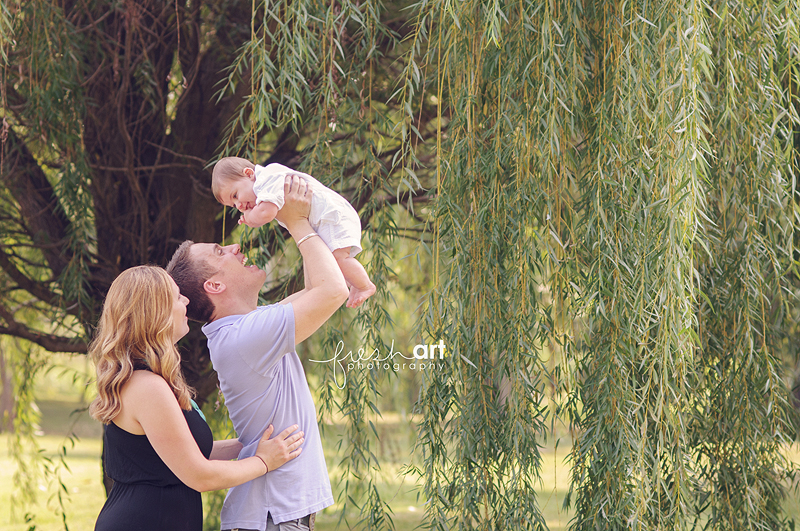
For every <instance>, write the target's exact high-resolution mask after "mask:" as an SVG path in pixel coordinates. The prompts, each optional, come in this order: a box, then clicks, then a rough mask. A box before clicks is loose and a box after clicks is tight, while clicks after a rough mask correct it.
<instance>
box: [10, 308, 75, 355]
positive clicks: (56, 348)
mask: <svg viewBox="0 0 800 531" xmlns="http://www.w3.org/2000/svg"><path fill="white" fill-rule="evenodd" d="M0 317H2V318H3V320H4V321H5V322H6V326H2V325H0V334H4V335H9V336H14V337H19V338H21V339H27V340H28V341H30V342H31V343H36V344H37V345H39V346H40V347H42V348H44V349H46V350H48V351H50V352H74V353H80V354H85V353H86V352H87V351H88V349H89V345H88V344H87V343H86V342H85V341H81V340H80V339H77V338H70V337H63V336H59V335H56V334H46V333H44V332H40V331H38V330H33V329H32V328H29V327H27V326H25V325H23V324H22V323H18V322H17V321H15V320H14V316H13V315H11V314H10V313H9V312H8V310H6V309H5V308H3V307H2V306H0Z"/></svg>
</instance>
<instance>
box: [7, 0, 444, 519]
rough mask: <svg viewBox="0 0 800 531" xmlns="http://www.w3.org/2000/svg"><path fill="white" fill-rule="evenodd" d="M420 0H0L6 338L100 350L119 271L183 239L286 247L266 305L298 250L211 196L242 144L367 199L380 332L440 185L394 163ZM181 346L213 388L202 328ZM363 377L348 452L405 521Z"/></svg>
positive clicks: (290, 273)
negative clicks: (377, 447) (403, 253)
mask: <svg viewBox="0 0 800 531" xmlns="http://www.w3.org/2000/svg"><path fill="white" fill-rule="evenodd" d="M254 7H255V11H254V10H253V9H254ZM404 7H405V4H403V3H402V2H399V3H397V5H393V6H392V12H391V13H387V11H386V10H385V9H384V8H383V7H381V6H380V5H373V4H369V3H368V4H364V5H360V4H355V3H353V4H350V3H347V2H343V3H335V4H328V3H321V2H292V3H277V4H270V3H268V4H266V5H262V4H261V3H260V2H258V3H254V2H251V1H249V0H233V1H228V2H216V1H206V0H201V1H195V0H191V1H188V0H146V1H132V0H123V1H117V0H88V1H86V0H80V1H77V0H66V1H63V2H52V1H50V0H16V1H14V0H8V1H3V2H0V60H1V61H2V68H0V116H1V117H2V119H1V120H0V123H1V124H2V129H1V130H0V131H1V132H2V133H1V136H0V142H1V148H0V181H2V185H3V186H2V187H0V218H2V222H0V286H2V294H0V334H4V335H7V336H11V337H14V338H18V339H19V340H21V341H22V342H23V343H25V344H28V345H35V346H36V347H37V348H38V350H36V349H33V350H32V351H36V352H42V350H44V351H46V352H52V353H65V352H66V353H85V352H86V348H87V343H88V341H89V340H90V339H91V336H92V330H93V327H94V325H95V323H96V320H97V317H98V313H99V310H100V308H101V303H102V300H103V297H104V294H105V293H106V291H107V289H108V287H109V285H110V283H111V281H112V280H113V279H114V278H115V277H116V275H117V274H118V273H119V272H120V271H122V270H124V269H126V268H128V267H131V266H134V265H138V264H142V263H154V264H159V265H165V264H166V262H167V261H168V259H169V257H170V256H171V254H172V252H173V250H174V249H175V248H176V246H177V245H178V244H179V243H180V242H181V241H183V240H185V239H193V240H195V241H217V242H219V241H223V240H225V241H226V242H232V241H240V242H241V243H242V245H243V246H244V247H245V249H246V250H247V251H248V252H249V253H250V254H251V257H252V258H253V259H258V260H261V261H262V263H263V262H266V261H267V260H269V259H273V260H275V264H273V265H274V267H272V266H271V267H270V270H271V271H274V272H277V273H278V274H277V275H276V276H275V277H274V278H273V283H272V284H270V285H269V286H268V287H267V290H265V292H264V293H262V295H263V298H264V299H265V300H267V301H270V300H274V299H275V298H276V297H277V296H279V295H280V294H281V293H284V292H285V290H286V289H288V288H290V287H292V286H294V285H296V282H297V279H298V277H300V276H301V275H299V274H298V271H299V270H300V267H299V265H298V264H297V263H296V261H292V260H291V259H290V258H287V259H284V256H283V252H282V241H283V234H282V233H281V232H280V231H275V230H273V231H259V232H257V233H254V232H249V233H241V232H236V233H234V232H233V229H234V228H236V222H235V218H234V217H233V213H231V212H223V210H222V207H221V206H220V205H218V204H216V202H215V201H214V199H213V197H212V195H211V193H210V171H209V169H208V166H209V164H210V163H211V162H213V160H214V159H215V158H217V157H219V156H221V155H223V154H227V153H236V154H239V155H242V156H245V157H248V158H251V159H253V160H254V161H256V162H259V163H262V164H264V163H268V162H281V163H284V164H286V165H288V166H292V167H296V168H299V169H302V170H305V171H308V172H309V173H312V174H314V175H316V176H318V177H319V178H320V180H322V181H323V182H325V184H327V185H329V186H330V187H332V188H334V189H336V190H337V191H339V192H341V193H342V195H344V196H345V197H347V198H348V199H349V200H350V201H351V202H352V203H353V204H354V206H355V207H356V209H357V210H358V211H359V212H360V215H361V219H362V225H363V227H364V232H365V238H364V239H365V247H366V248H367V249H368V254H367V256H368V257H369V268H368V270H369V272H370V274H371V276H372V277H373V280H374V281H375V282H376V283H377V284H378V285H381V286H382V292H381V293H379V294H378V296H376V297H374V298H373V299H372V300H371V301H370V305H369V306H368V307H367V308H366V309H364V310H363V311H362V312H361V313H360V314H358V315H359V316H358V317H357V318H356V327H355V328H358V329H359V330H361V329H363V330H365V332H363V333H364V334H367V337H368V338H371V337H375V338H376V340H377V337H378V336H377V334H378V332H377V331H379V330H380V327H381V326H382V325H383V324H384V323H386V322H387V319H388V314H387V312H386V310H385V309H384V307H385V306H386V301H385V296H386V288H385V286H386V285H387V283H388V281H389V280H390V276H391V274H392V273H391V267H390V260H389V258H388V256H389V253H390V251H391V241H392V238H393V237H394V235H395V233H397V232H399V233H400V234H404V233H405V232H407V231H405V230H404V229H405V227H404V226H402V225H401V224H400V223H399V222H398V221H397V219H396V218H397V216H398V212H401V211H403V210H406V209H408V210H409V211H412V210H413V208H412V206H411V204H412V201H413V200H414V199H415V198H416V199H417V204H419V203H420V202H424V201H425V198H424V197H421V196H423V195H424V192H423V191H422V183H423V181H424V179H425V177H424V172H420V175H419V176H418V177H416V178H415V179H412V182H408V181H407V180H406V179H409V177H408V175H407V174H406V173H402V171H403V170H402V169H399V168H394V166H393V159H394V157H395V155H396V153H397V152H398V150H399V148H400V146H401V143H400V142H399V141H395V140H393V137H392V135H391V130H392V127H393V122H392V121H391V119H390V118H391V116H393V115H398V114H400V112H401V111H400V110H399V108H400V105H401V102H400V101H399V100H398V101H395V102H391V101H390V100H391V98H390V96H391V92H392V90H393V88H394V79H395V78H396V77H397V76H398V75H399V72H400V70H401V65H400V63H399V62H398V55H399V53H400V51H401V50H402V47H401V46H400V45H399V43H400V41H401V40H402V37H403V35H402V31H403V27H404V19H403V18H398V17H397V13H398V12H400V10H401V8H404ZM404 13H405V12H404ZM403 16H405V14H404V15H403ZM418 118H419V119H421V120H425V119H426V117H425V116H423V115H418ZM421 152H422V151H420V153H421ZM420 157H421V160H425V159H426V158H429V157H430V156H429V155H428V156H423V155H420ZM404 180H406V182H407V184H403V181H404ZM427 186H429V185H427ZM413 215H414V214H413V213H411V214H408V215H406V216H405V218H406V219H410V220H414V217H413ZM413 222H414V223H418V222H417V221H413ZM412 234H416V233H414V232H412ZM367 242H369V244H368V245H367V244H366V243H367ZM349 319H350V317H349V316H348V317H347V319H345V320H344V327H345V328H346V329H347V330H350V329H351V328H354V327H352V326H351V325H350V323H349ZM359 323H362V324H361V325H359ZM359 326H360V327H361V328H359ZM370 334H371V335H370ZM181 346H182V353H183V359H184V364H183V367H184V371H185V373H186V374H187V377H188V379H189V381H190V383H191V384H192V385H193V386H194V387H195V388H196V389H197V391H198V396H199V398H200V401H201V402H202V401H205V399H207V398H208V397H209V396H210V395H211V393H213V392H215V389H216V385H215V383H216V379H215V375H214V373H213V371H212V369H211V366H210V363H209V360H208V355H207V351H206V349H205V340H204V338H203V336H202V334H201V333H199V329H197V328H194V329H193V330H192V332H191V333H190V335H189V336H188V337H187V339H185V340H184V341H183V342H182V344H181ZM51 359H52V358H51ZM17 366H18V367H29V366H32V364H30V363H28V364H18V365H17ZM36 366H38V365H36ZM25 376H26V378H25V379H24V380H23V381H25V382H28V381H29V380H30V378H31V377H32V376H33V375H32V374H31V373H27V374H25ZM349 381H350V386H349V387H348V388H347V389H346V390H345V391H344V392H342V393H339V392H338V390H337V392H336V393H335V396H333V394H331V395H330V396H331V399H330V400H328V399H326V400H325V401H324V408H323V413H326V412H327V413H329V412H330V411H334V410H336V408H341V409H342V411H344V412H346V414H348V415H349V417H348V418H351V419H352V421H351V422H350V423H349V424H348V426H349V428H348V429H349V430H350V433H351V434H352V437H350V438H349V439H348V444H350V451H349V452H348V454H347V456H345V459H344V461H345V464H346V466H347V467H350V470H351V472H352V474H353V477H357V478H359V479H357V480H355V479H354V480H353V481H352V484H353V485H361V486H360V487H359V489H360V490H359V492H357V493H356V492H354V491H353V492H348V493H347V496H346V497H347V499H348V500H354V501H355V503H357V504H358V505H360V506H361V505H362V502H361V501H360V500H361V499H362V498H363V499H364V500H366V503H365V504H364V505H363V506H364V507H366V508H367V509H368V510H367V513H368V514H370V515H372V516H369V519H370V520H372V521H375V522H377V523H375V524H373V527H374V526H375V525H382V524H381V522H384V521H388V518H387V512H386V508H385V503H384V502H383V501H381V500H380V497H379V496H377V493H376V491H375V489H374V488H371V487H370V481H369V479H364V478H369V477H371V474H373V473H374V471H375V470H376V469H377V462H376V461H375V460H374V458H373V457H371V456H374V450H371V449H370V447H369V445H370V441H371V440H372V438H371V436H370V435H369V433H370V432H369V428H368V422H369V419H367V418H366V415H365V413H366V412H368V411H372V410H371V409H370V406H374V400H375V397H376V396H377V390H376V388H375V380H374V378H371V380H370V379H369V378H366V379H364V380H363V381H362V380H360V379H358V378H356V377H353V378H350V379H349ZM331 393H333V391H331ZM21 396H24V397H29V396H30V395H29V393H25V394H24V395H21ZM211 402H212V403H213V402H214V400H212V401H211ZM25 406H26V404H25V403H24V401H21V402H20V403H19V404H18V410H20V411H22V410H24V409H25ZM327 413H326V414H327ZM18 421H19V422H21V419H19V418H18ZM351 479H352V478H351ZM362 480H364V481H362ZM370 508H371V509H370Z"/></svg>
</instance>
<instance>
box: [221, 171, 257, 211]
mask: <svg viewBox="0 0 800 531" xmlns="http://www.w3.org/2000/svg"><path fill="white" fill-rule="evenodd" d="M220 196H221V197H220V198H221V199H222V204H223V205H225V206H229V207H233V208H235V209H237V210H239V211H240V212H244V211H246V210H252V209H253V207H254V206H256V194H255V193H254V192H253V181H251V180H250V179H248V178H247V177H243V178H241V179H236V180H235V181H233V182H231V183H228V184H227V185H226V186H224V187H223V188H222V191H221V192H220Z"/></svg>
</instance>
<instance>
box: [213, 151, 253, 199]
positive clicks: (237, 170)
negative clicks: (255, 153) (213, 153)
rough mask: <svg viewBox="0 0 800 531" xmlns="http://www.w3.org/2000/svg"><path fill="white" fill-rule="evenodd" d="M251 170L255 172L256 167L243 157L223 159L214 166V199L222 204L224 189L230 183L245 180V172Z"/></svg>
mask: <svg viewBox="0 0 800 531" xmlns="http://www.w3.org/2000/svg"><path fill="white" fill-rule="evenodd" d="M247 168H250V169H251V170H253V171H255V169H256V165H255V164H253V163H252V162H250V161H249V160H247V159H243V158H242V157H223V158H221V159H219V161H218V162H217V163H216V164H214V170H213V171H212V172H211V192H212V193H213V194H214V199H216V200H217V201H219V202H220V203H222V202H223V201H222V200H221V199H220V196H221V194H222V187H223V186H224V185H226V184H228V183H232V182H236V181H238V180H239V179H244V170H246V169H247Z"/></svg>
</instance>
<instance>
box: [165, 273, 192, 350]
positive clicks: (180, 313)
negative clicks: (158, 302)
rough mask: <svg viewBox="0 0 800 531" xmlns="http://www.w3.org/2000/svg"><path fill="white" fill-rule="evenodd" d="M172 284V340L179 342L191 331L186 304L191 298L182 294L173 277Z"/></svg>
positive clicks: (170, 280)
mask: <svg viewBox="0 0 800 531" xmlns="http://www.w3.org/2000/svg"><path fill="white" fill-rule="evenodd" d="M169 282H170V284H172V295H173V297H172V341H173V342H174V343H177V342H178V341H179V340H180V338H182V337H183V336H185V335H186V334H188V333H189V319H188V318H187V317H186V306H187V305H188V304H189V299H187V298H186V297H184V296H183V295H181V290H180V289H178V285H177V284H175V281H174V280H172V279H171V278H170V279H169Z"/></svg>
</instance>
